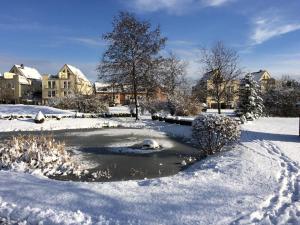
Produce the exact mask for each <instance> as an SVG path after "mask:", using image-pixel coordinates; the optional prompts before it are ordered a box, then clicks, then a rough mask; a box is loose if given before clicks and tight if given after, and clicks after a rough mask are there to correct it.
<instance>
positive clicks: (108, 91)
mask: <svg viewBox="0 0 300 225" xmlns="http://www.w3.org/2000/svg"><path fill="white" fill-rule="evenodd" d="M94 88H95V94H96V95H97V96H100V97H103V98H107V100H108V102H109V103H110V105H129V104H131V103H134V95H133V92H132V90H131V89H130V85H118V84H111V83H102V82H95V84H94ZM149 96H151V97H152V98H155V99H157V100H159V101H165V100H166V96H165V94H164V93H163V92H162V91H161V90H160V88H157V89H156V90H155V91H154V92H151V93H149V92H147V90H146V89H145V88H140V89H139V90H138V93H137V98H138V100H139V101H143V100H145V99H147V97H149Z"/></svg>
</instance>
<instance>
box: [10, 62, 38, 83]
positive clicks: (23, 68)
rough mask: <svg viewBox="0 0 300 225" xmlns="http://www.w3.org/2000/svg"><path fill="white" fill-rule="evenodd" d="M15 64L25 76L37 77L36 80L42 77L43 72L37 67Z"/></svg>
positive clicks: (29, 77)
mask: <svg viewBox="0 0 300 225" xmlns="http://www.w3.org/2000/svg"><path fill="white" fill-rule="evenodd" d="M14 66H15V67H16V68H17V69H18V70H19V71H20V72H21V74H22V75H23V76H24V77H26V78H28V79H36V80H41V79H42V76H41V74H40V73H39V72H38V71H37V70H36V69H35V68H32V67H28V66H22V65H14Z"/></svg>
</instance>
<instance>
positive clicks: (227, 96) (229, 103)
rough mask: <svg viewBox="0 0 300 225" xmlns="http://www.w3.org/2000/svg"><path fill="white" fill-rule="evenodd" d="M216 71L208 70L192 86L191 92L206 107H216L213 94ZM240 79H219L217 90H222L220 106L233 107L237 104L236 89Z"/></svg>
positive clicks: (216, 103)
mask: <svg viewBox="0 0 300 225" xmlns="http://www.w3.org/2000/svg"><path fill="white" fill-rule="evenodd" d="M215 76H216V71H210V72H207V73H205V74H204V75H203V77H202V78H201V79H200V80H199V81H198V83H197V84H196V85H195V86H194V87H193V94H194V95H196V96H197V97H198V98H199V100H200V101H202V102H203V103H205V104H206V105H207V107H208V108H218V101H217V99H216V96H215V94H214V93H215V91H214V90H215V85H214V84H213V82H214V81H213V79H215ZM221 79H222V78H221ZM239 85H240V81H239V80H238V79H234V80H231V81H228V82H227V81H225V80H224V81H221V82H220V87H219V90H220V92H224V94H222V95H221V99H220V104H221V108H231V109H232V108H235V107H236V106H237V104H238V100H239V97H238V91H239Z"/></svg>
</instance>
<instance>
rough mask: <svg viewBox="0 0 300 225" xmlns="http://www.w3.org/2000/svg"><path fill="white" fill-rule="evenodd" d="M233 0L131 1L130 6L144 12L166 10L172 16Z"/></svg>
mask: <svg viewBox="0 0 300 225" xmlns="http://www.w3.org/2000/svg"><path fill="white" fill-rule="evenodd" d="M231 1H233V0H131V1H129V2H130V3H129V4H130V5H131V6H132V5H133V7H134V8H135V9H137V10H138V11H142V12H155V11H161V10H165V11H167V12H169V13H171V14H182V13H186V12H189V11H191V10H195V9H201V8H204V7H218V6H221V5H224V4H225V3H228V2H231Z"/></svg>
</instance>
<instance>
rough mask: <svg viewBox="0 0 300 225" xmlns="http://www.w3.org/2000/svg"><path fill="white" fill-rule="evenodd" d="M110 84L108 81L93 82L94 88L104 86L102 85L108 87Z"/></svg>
mask: <svg viewBox="0 0 300 225" xmlns="http://www.w3.org/2000/svg"><path fill="white" fill-rule="evenodd" d="M111 85H112V84H110V83H101V82H98V81H96V82H95V88H96V89H97V88H104V87H110V86H111Z"/></svg>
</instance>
